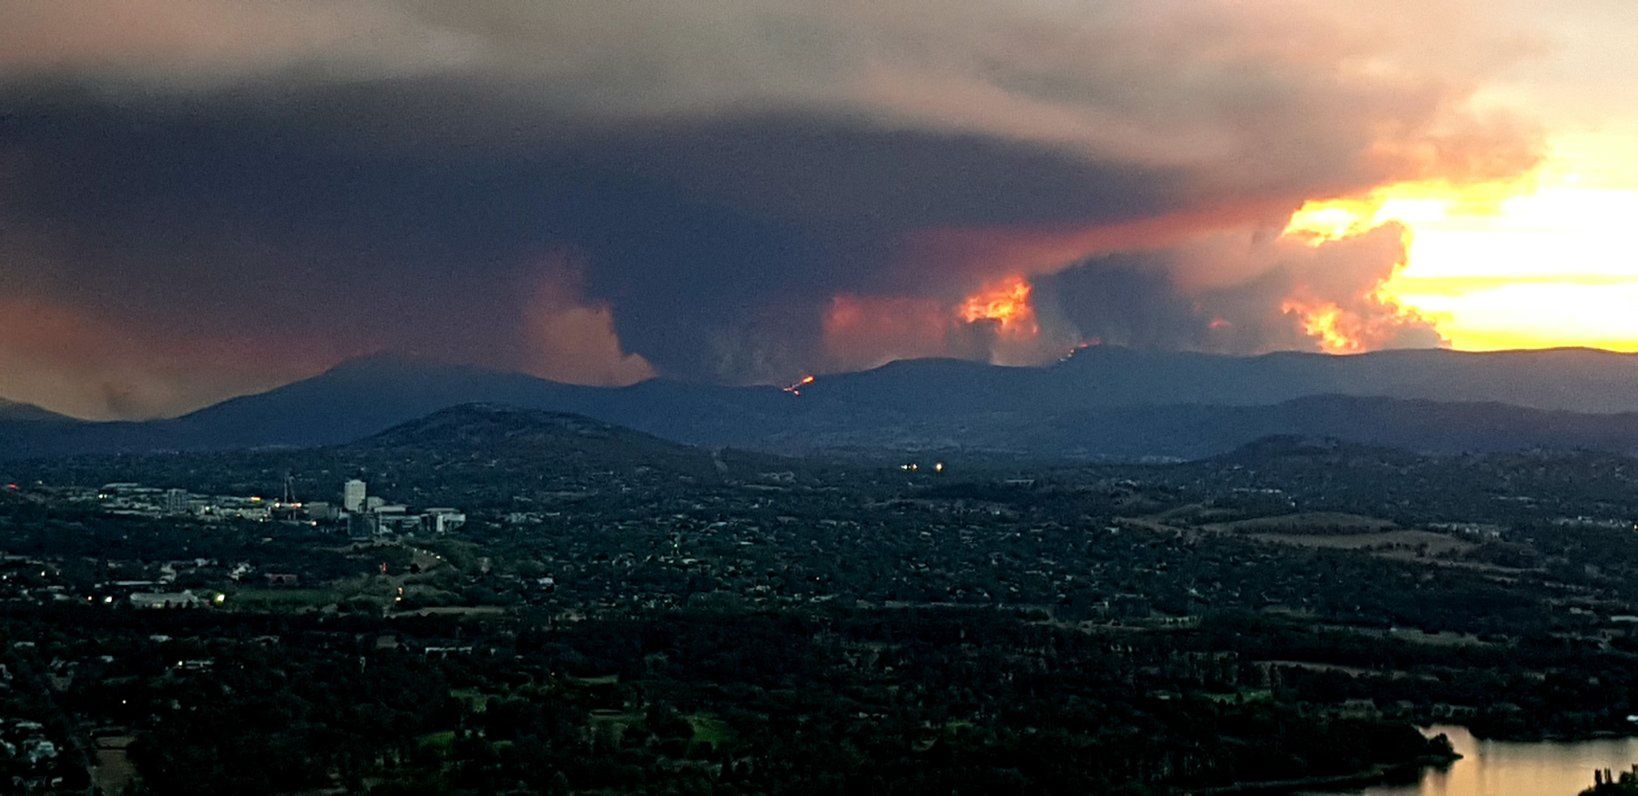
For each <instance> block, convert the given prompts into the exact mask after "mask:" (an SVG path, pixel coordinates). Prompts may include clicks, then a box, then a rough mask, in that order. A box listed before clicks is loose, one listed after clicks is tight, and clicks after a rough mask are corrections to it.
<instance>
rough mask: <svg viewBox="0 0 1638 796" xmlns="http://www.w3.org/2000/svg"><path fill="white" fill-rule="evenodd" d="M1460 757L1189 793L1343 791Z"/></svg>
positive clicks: (1437, 757)
mask: <svg viewBox="0 0 1638 796" xmlns="http://www.w3.org/2000/svg"><path fill="white" fill-rule="evenodd" d="M1461 759H1462V756H1461V755H1460V754H1454V753H1453V754H1450V755H1426V756H1423V757H1419V758H1416V759H1414V760H1409V761H1406V762H1403V763H1391V764H1378V765H1375V766H1372V767H1370V768H1368V769H1364V770H1362V771H1356V772H1353V773H1349V774H1329V775H1325V776H1313V777H1297V778H1293V779H1270V780H1260V781H1257V782H1237V783H1235V784H1233V785H1219V786H1214V787H1210V788H1202V789H1199V790H1191V791H1188V792H1189V793H1192V794H1198V796H1221V795H1222V794H1286V793H1294V792H1296V791H1298V790H1305V789H1319V790H1343V789H1352V788H1364V787H1369V786H1371V785H1380V784H1382V783H1384V782H1386V781H1388V780H1390V779H1392V778H1394V777H1396V776H1398V775H1401V774H1411V773H1420V772H1421V771H1422V770H1423V769H1427V768H1432V767H1436V766H1449V765H1451V764H1453V763H1455V762H1456V761H1458V760H1461Z"/></svg>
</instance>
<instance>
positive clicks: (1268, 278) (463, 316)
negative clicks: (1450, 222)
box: [0, 0, 1540, 409]
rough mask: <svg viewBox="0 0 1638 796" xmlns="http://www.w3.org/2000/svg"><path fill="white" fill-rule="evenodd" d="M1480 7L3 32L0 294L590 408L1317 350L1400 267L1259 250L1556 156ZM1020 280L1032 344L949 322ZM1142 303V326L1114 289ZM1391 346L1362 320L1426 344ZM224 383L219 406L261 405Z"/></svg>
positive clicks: (401, 6)
mask: <svg viewBox="0 0 1638 796" xmlns="http://www.w3.org/2000/svg"><path fill="white" fill-rule="evenodd" d="M1482 12H1483V9H1482V8H1477V7H1468V6H1463V5H1448V6H1445V5H1442V6H1440V7H1439V8H1433V9H1430V8H1424V7H1423V6H1422V5H1418V4H1408V3H1407V4H1395V5H1394V6H1393V8H1392V9H1390V10H1387V11H1381V10H1379V11H1378V12H1376V13H1373V14H1372V15H1371V18H1370V19H1361V18H1360V17H1359V15H1358V14H1356V13H1352V12H1351V11H1350V9H1345V8H1342V7H1332V6H1321V5H1314V4H1307V3H1292V4H1286V3H1271V4H1256V5H1252V4H1238V3H1215V2H1157V3H1146V4H1143V5H1142V6H1131V5H1126V4H1118V3H1109V4H1067V3H1055V2H1045V1H1044V0H1043V2H1029V3H1007V4H1001V3H996V4H954V5H950V6H948V7H943V8H941V9H940V10H939V12H938V13H928V11H927V8H926V6H925V4H910V3H862V2H861V3H852V2H843V3H833V4H820V5H813V4H796V3H775V2H750V3H744V2H726V1H725V0H722V1H719V0H702V1H701V2H696V3H683V4H679V3H621V4H613V5H611V4H594V5H593V4H579V3H530V4H513V3H463V4H447V3H430V2H429V3H416V2H404V3H397V2H395V3H384V2H383V3H376V2H358V3H347V4H328V3H325V4H305V3H280V4H255V3H238V2H224V1H216V2H206V1H204V0H200V1H199V2H185V3H177V2H163V3H160V2H152V3H137V4H131V5H122V6H121V7H120V8H117V9H111V8H109V7H107V6H105V5H102V4H89V3H76V2H63V3H52V4H32V5H11V6H4V7H0V100H3V101H4V106H5V107H6V108H8V110H7V111H6V113H5V115H4V116H0V174H3V175H5V177H6V181H5V184H4V187H0V251H5V252H10V253H11V256H9V257H8V258H7V259H5V260H0V279H6V280H7V281H8V284H11V285H18V286H20V287H19V288H18V291H19V292H20V293H22V294H25V295H27V296H29V297H31V299H32V300H38V301H41V302H47V303H50V304H52V305H54V306H62V307H70V308H73V309H74V310H75V311H77V312H81V313H83V314H85V315H87V316H93V317H96V318H98V319H99V322H100V323H102V324H103V325H104V326H105V327H107V328H108V329H110V330H118V329H123V328H131V329H143V330H147V331H146V332H145V333H148V334H152V335H154V336H155V339H162V340H167V341H178V345H179V346H180V347H181V348H186V347H188V346H189V345H194V344H196V343H198V342H199V341H209V340H214V339H244V338H245V337H246V333H245V331H244V330H247V329H253V330H255V332H256V334H255V337H256V338H257V339H258V340H264V339H265V340H266V341H268V343H267V345H270V346H277V345H278V343H277V342H276V341H278V340H280V339H293V340H294V339H307V338H316V339H318V340H321V341H327V342H328V345H316V344H304V345H302V346H300V347H299V348H300V351H301V353H300V355H299V356H296V357H295V358H296V359H298V360H300V361H301V362H302V363H303V366H304V369H305V370H309V371H310V370H316V369H319V368H321V367H323V366H324V365H327V364H331V363H332V362H333V360H334V358H336V357H338V356H343V355H345V354H346V353H350V352H353V351H355V350H373V349H375V348H383V347H385V348H405V349H411V350H418V351H422V352H426V353H432V354H435V355H438V356H443V357H446V358H455V359H464V360H468V361H476V362H481V363H485V364H492V365H497V366H505V367H521V368H526V369H529V370H531V371H533V372H536V373H540V374H542V375H549V376H551V377H554V378H563V379H567V380H573V381H582V382H589V383H626V382H629V381H630V380H632V379H636V378H641V377H643V376H646V375H648V374H650V373H657V374H663V375H669V376H675V377H681V378H689V379H707V380H722V381H734V382H743V381H778V380H782V379H785V378H788V377H790V376H792V375H794V374H797V373H800V372H804V371H807V370H818V369H845V368H853V367H861V366H866V365H869V364H874V363H877V362H879V361H882V360H883V359H884V358H891V357H902V356H928V355H945V356H962V357H968V358H978V359H993V360H997V361H1009V362H1014V361H1037V360H1043V359H1049V358H1051V357H1053V356H1056V355H1058V354H1057V352H1058V350H1059V349H1061V348H1064V347H1066V346H1068V345H1073V344H1074V343H1076V342H1078V337H1077V335H1078V334H1079V335H1084V336H1104V337H1108V338H1111V339H1115V338H1119V337H1122V336H1125V337H1129V338H1131V339H1133V340H1137V339H1144V340H1153V341H1157V342H1158V341H1166V342H1165V344H1166V345H1177V346H1187V347H1220V348H1225V349H1229V350H1256V349H1263V348H1269V347H1290V346H1304V347H1307V346H1312V345H1314V344H1315V343H1314V340H1315V335H1314V334H1313V333H1310V332H1308V331H1305V330H1304V327H1303V325H1302V324H1301V323H1300V322H1298V321H1297V320H1296V319H1295V317H1294V313H1292V312H1288V311H1286V310H1284V309H1282V307H1283V303H1282V302H1283V301H1284V300H1286V299H1292V298H1294V297H1295V298H1298V299H1301V300H1303V301H1306V302H1309V303H1311V304H1314V305H1325V304H1335V305H1337V307H1338V308H1339V314H1338V316H1337V317H1338V318H1341V319H1348V318H1360V319H1380V318H1384V317H1390V316H1392V311H1391V309H1389V308H1384V307H1381V306H1377V305H1376V304H1372V303H1371V302H1372V301H1373V299H1371V298H1370V297H1369V293H1370V291H1371V290H1372V289H1373V286H1374V285H1375V284H1376V282H1375V281H1373V280H1375V279H1376V278H1377V277H1378V276H1380V275H1381V274H1383V273H1386V272H1389V271H1391V268H1392V267H1393V266H1394V264H1395V263H1397V262H1398V260H1397V259H1395V257H1396V256H1397V255H1396V254H1395V252H1393V251H1391V249H1393V246H1392V245H1390V244H1384V243H1379V242H1376V241H1375V239H1373V240H1372V242H1370V243H1359V244H1358V246H1359V247H1360V248H1359V249H1358V250H1357V251H1355V250H1353V249H1349V250H1348V251H1349V253H1348V254H1347V255H1344V254H1342V253H1341V252H1342V251H1343V248H1341V247H1334V246H1332V245H1327V246H1325V247H1320V248H1319V249H1315V250H1312V251H1309V250H1305V249H1302V248H1301V247H1298V246H1297V244H1292V245H1291V246H1287V245H1285V244H1275V243H1270V242H1269V241H1270V240H1271V238H1270V236H1271V235H1273V234H1274V232H1271V230H1272V231H1277V230H1278V229H1279V227H1280V226H1281V225H1282V224H1283V222H1284V220H1285V217H1286V216H1287V215H1289V213H1290V212H1291V210H1293V209H1294V208H1296V207H1297V206H1299V205H1300V204H1301V203H1302V202H1303V201H1304V200H1307V199H1311V198H1315V197H1325V196H1336V195H1343V194H1349V193H1354V192H1358V191H1362V190H1365V189H1368V188H1370V187H1372V186H1375V185H1379V184H1382V183H1385V182H1393V181H1399V180H1417V179H1449V180H1457V181H1460V180H1476V179H1483V178H1489V177H1493V176H1496V175H1506V174H1514V173H1518V172H1520V171H1523V170H1526V169H1528V168H1530V167H1531V165H1532V164H1533V163H1534V161H1535V158H1536V157H1537V153H1538V151H1539V146H1540V141H1539V134H1538V132H1537V131H1536V130H1535V129H1534V128H1533V127H1532V126H1531V125H1530V124H1529V123H1528V122H1527V121H1524V120H1521V119H1519V118H1517V117H1515V116H1510V115H1507V114H1503V113H1499V112H1497V111H1496V110H1495V109H1494V108H1483V107H1480V105H1479V104H1478V103H1476V102H1475V99H1474V98H1475V96H1476V95H1477V94H1478V93H1479V92H1481V91H1482V90H1483V89H1484V88H1485V87H1486V86H1487V85H1488V84H1489V81H1492V80H1493V79H1495V76H1496V75H1498V74H1500V73H1501V72H1502V71H1503V70H1505V69H1506V68H1508V67H1509V66H1510V65H1511V64H1512V63H1513V62H1514V61H1515V60H1516V59H1517V58H1519V57H1521V53H1527V52H1528V51H1529V44H1530V43H1529V42H1528V41H1526V40H1523V39H1520V38H1519V37H1517V36H1514V35H1513V34H1511V33H1510V32H1508V31H1505V30H1498V29H1493V28H1492V27H1491V23H1489V22H1487V21H1486V17H1485V16H1484V14H1483V13H1482ZM1455 26H1460V27H1462V28H1463V29H1464V30H1465V31H1466V33H1465V34H1464V35H1462V36H1459V37H1450V36H1448V35H1446V34H1445V33H1444V31H1448V30H1450V29H1453V27H1455ZM1247 241H1253V242H1252V243H1247ZM1257 241H1260V243H1259V242H1257ZM1293 247H1296V248H1293ZM1111 258H1113V259H1111ZM555 261H567V262H573V263H574V268H573V269H572V271H573V273H572V275H571V276H565V275H564V273H563V272H554V273H555V274H556V276H553V277H551V279H558V278H562V279H565V280H567V281H565V282H563V283H562V284H558V283H556V282H552V281H550V279H547V278H546V277H543V276H542V266H541V265H540V264H541V263H543V262H555ZM1106 262H1107V263H1115V262H1124V263H1127V264H1128V265H1126V266H1120V267H1119V268H1111V267H1104V266H1101V265H1096V263H1106ZM1138 262H1142V263H1150V264H1153V263H1157V262H1158V263H1162V265H1159V266H1154V265H1144V266H1142V267H1139V266H1136V265H1131V264H1132V263H1138ZM1128 266H1130V267H1128ZM1066 269H1068V270H1066ZM547 270H551V269H547ZM1060 272H1062V273H1061V274H1060ZM1054 274H1059V276H1053V275H1054ZM1121 274H1126V275H1124V276H1123V275H1121ZM1017 277H1027V278H1030V279H1032V280H1034V282H1035V284H1037V285H1038V286H1039V290H1038V295H1037V296H1036V297H1035V301H1036V303H1037V305H1038V307H1039V311H1040V313H1041V322H1040V324H1039V329H1040V335H1039V337H1037V338H1034V339H1031V340H1024V339H1022V338H1020V337H1019V336H1018V335H1016V334H1011V333H1003V332H1006V330H997V329H996V328H995V324H994V323H993V322H991V321H987V320H982V319H980V320H978V321H968V320H966V319H963V318H961V317H959V310H960V307H961V306H962V302H963V301H964V300H965V298H966V297H967V296H969V295H971V294H972V293H974V292H975V291H979V290H982V289H984V288H985V287H986V286H987V285H991V284H994V283H996V282H997V281H998V280H1005V279H1010V278H1017ZM543 280H545V281H543ZM543 285H546V286H545V287H543ZM1282 290H1283V291H1285V293H1284V294H1283V295H1281V296H1279V297H1278V298H1279V299H1280V301H1275V300H1274V299H1275V296H1274V294H1275V293H1279V292H1281V291H1282ZM1133 293H1141V294H1143V295H1150V294H1153V295H1154V296H1155V297H1156V298H1155V301H1156V302H1158V303H1155V304H1153V305H1152V310H1153V312H1154V313H1155V314H1154V316H1153V317H1138V316H1137V315H1135V314H1133V312H1132V311H1130V310H1123V309H1121V308H1118V307H1113V306H1112V305H1110V304H1108V303H1107V300H1112V299H1113V298H1114V297H1117V296H1120V295H1127V294H1133ZM1049 300H1050V301H1049ZM1049 305H1050V306H1049ZM1144 306H1150V305H1144ZM1218 308H1221V309H1223V311H1224V317H1223V318H1212V317H1206V318H1205V319H1204V323H1205V324H1206V331H1205V332H1202V331H1200V329H1199V328H1198V327H1199V326H1200V320H1199V318H1197V317H1196V316H1197V315H1202V314H1203V315H1208V316H1209V315H1212V314H1213V313H1215V312H1216V311H1217V309H1218ZM1122 312H1124V313H1125V317H1124V318H1122V317H1121V313H1122ZM1384 313H1386V314H1384ZM1230 316H1232V317H1230ZM1393 317H1396V316H1393ZM849 318H852V319H854V320H847V319H849ZM1213 320H1223V321H1225V323H1228V324H1232V327H1231V326H1226V325H1223V324H1218V325H1217V327H1216V329H1215V330H1213V329H1212V328H1211V323H1212V321H1213ZM1174 323H1176V324H1178V325H1177V326H1176V328H1175V329H1174V328H1173V327H1172V324H1174ZM1294 323H1295V324H1297V325H1296V326H1293V324H1294ZM1370 323H1377V321H1374V320H1373V321H1371V322H1370ZM1382 323H1386V324H1387V325H1386V326H1381V324H1380V323H1379V324H1378V325H1377V326H1371V325H1370V324H1369V323H1368V324H1366V326H1362V327H1360V330H1359V333H1360V335H1362V336H1363V337H1368V338H1369V339H1370V340H1371V341H1372V342H1371V343H1370V344H1372V345H1376V344H1386V343H1388V342H1393V341H1395V340H1399V341H1402V340H1403V339H1405V338H1402V337H1399V336H1395V335H1392V334H1388V333H1387V332H1386V331H1384V330H1386V329H1400V328H1401V327H1403V328H1412V327H1415V326H1416V323H1415V322H1414V319H1404V318H1400V319H1398V320H1394V321H1391V322H1388V321H1383V322H1382ZM1229 328H1233V329H1234V330H1235V331H1234V332H1233V333H1232V334H1230V333H1228V332H1224V331H1223V330H1224V329H1229ZM1293 329H1295V331H1294V332H1293V331H1292V330H1293ZM1099 330H1103V331H1099ZM1104 331H1107V332H1109V334H1107V335H1106V334H1104V333H1103V332H1104ZM109 333H110V334H115V335H117V334H119V332H117V331H110V332H109ZM1396 334H1397V333H1396ZM1224 338H1232V339H1227V340H1226V341H1225V340H1224ZM1379 340H1380V341H1382V342H1381V343H1379V342H1378V341H1379ZM20 345H21V344H20V343H19V342H17V341H16V340H14V339H8V338H3V337H0V351H4V350H8V349H17V348H18V347H19V346H20ZM243 353H244V355H246V356H248V357H251V358H252V359H254V357H255V356H256V352H255V351H249V350H247V351H244V352H243ZM63 356H64V357H65V358H66V359H65V360H64V364H63V365H62V367H63V368H64V371H63V372H65V373H67V372H70V371H74V372H79V371H77V370H75V369H76V368H79V367H80V365H79V364H78V363H77V361H76V362H70V361H69V360H71V359H73V356H70V355H69V354H68V353H65V354H64V355H63ZM74 356H83V355H74ZM220 367H221V366H220V365H214V364H213V365H210V366H209V367H202V368H201V370H200V371H199V373H198V375H197V376H196V378H197V379H198V380H199V382H200V383H203V384H213V385H216V389H217V390H219V391H220V392H223V393H225V392H227V391H231V390H234V389H239V387H237V386H230V385H238V384H242V383H243V382H242V381H240V380H236V379H233V378H226V377H224V378H214V377H212V376H210V375H209V373H208V372H206V371H209V370H211V369H220ZM77 378H78V377H76V379H77ZM72 381H76V380H75V379H66V380H64V381H63V382H62V384H61V386H60V389H62V390H64V391H65V392H64V397H62V398H61V399H60V400H59V401H58V403H59V404H61V405H66V403H65V402H68V401H71V400H73V401H79V400H81V399H80V398H72V397H70V396H69V395H68V392H72V388H71V387H70V386H69V383H70V382H72ZM138 381H140V379H138ZM156 389H157V388H156ZM5 392H6V389H5V386H4V385H0V393H5ZM13 392H15V391H13ZM137 392H139V393H140V392H141V390H138V391H137ZM88 394H89V392H88ZM154 394H155V395H158V394H160V393H157V392H156V393H154ZM12 397H17V396H12ZM198 400H199V398H197V397H192V398H181V397H178V398H176V399H175V404H174V408H178V409H179V408H183V407H185V406H187V405H191V404H194V403H197V402H198Z"/></svg>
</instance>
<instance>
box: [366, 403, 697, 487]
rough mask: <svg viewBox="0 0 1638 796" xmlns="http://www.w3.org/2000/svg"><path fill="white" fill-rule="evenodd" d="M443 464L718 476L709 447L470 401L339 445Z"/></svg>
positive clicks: (570, 417) (587, 420)
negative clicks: (684, 443) (470, 402)
mask: <svg viewBox="0 0 1638 796" xmlns="http://www.w3.org/2000/svg"><path fill="white" fill-rule="evenodd" d="M339 450H340V451H341V452H342V453H344V454H354V455H357V454H369V455H374V456H376V457H380V458H383V459H384V460H387V461H390V460H392V459H408V460H414V459H419V460H423V461H427V462H435V463H436V464H437V466H439V467H441V468H454V467H477V468H481V469H492V470H508V471H510V470H519V469H534V470H537V471H558V472H564V471H566V472H574V473H598V472H610V473H628V474H629V473H632V472H636V471H639V470H644V471H661V472H665V473H669V474H673V475H678V474H681V475H692V476H698V477H711V478H713V479H714V478H715V477H716V476H717V474H718V471H719V468H718V466H717V465H716V464H715V462H714V461H713V458H712V455H711V453H710V452H709V451H706V450H704V449H701V448H695V447H691V446H687V445H682V444H679V443H676V442H671V441H669V440H664V439H660V438H659V437H656V436H653V435H650V434H644V433H642V432H640V431H633V430H631V429H629V428H623V427H621V426H616V425H612V424H609V423H604V422H602V421H599V420H593V419H591V418H589V417H585V416H583V415H576V414H570V413H567V412H547V411H542V410H538V409H525V408H521V407H515V406H504V405H499V404H463V405H460V406H454V407H450V408H448V409H442V410H439V411H437V412H434V413H433V414H431V415H429V416H427V417H424V418H421V419H418V420H412V421H410V422H408V423H404V424H402V425H398V426H394V427H393V428H390V429H388V430H386V431H383V432H381V433H379V434H375V435H373V436H370V437H366V438H364V439H362V440H359V441H357V442H354V443H351V444H348V445H344V446H342V447H341V448H340V449H339Z"/></svg>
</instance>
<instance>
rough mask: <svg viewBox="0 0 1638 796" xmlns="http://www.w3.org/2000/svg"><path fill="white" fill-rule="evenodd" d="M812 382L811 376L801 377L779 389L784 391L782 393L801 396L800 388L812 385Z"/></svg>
mask: <svg viewBox="0 0 1638 796" xmlns="http://www.w3.org/2000/svg"><path fill="white" fill-rule="evenodd" d="M813 381H814V377H813V376H812V375H807V376H803V377H802V378H800V379H797V380H796V381H794V382H791V383H790V384H787V385H785V386H784V387H781V388H779V389H780V390H782V391H784V392H788V393H790V394H791V395H798V396H799V395H801V394H802V388H803V387H806V386H808V385H809V384H812V383H813Z"/></svg>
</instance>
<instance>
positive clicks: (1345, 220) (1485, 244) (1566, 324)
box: [1285, 160, 1638, 351]
mask: <svg viewBox="0 0 1638 796" xmlns="http://www.w3.org/2000/svg"><path fill="white" fill-rule="evenodd" d="M1634 218H1638V189H1633V188H1627V187H1620V186H1614V185H1607V184H1595V183H1592V182H1591V181H1589V180H1587V179H1585V178H1584V177H1583V176H1582V175H1580V174H1578V173H1576V172H1575V171H1572V170H1570V169H1569V168H1568V167H1567V166H1566V165H1565V164H1564V163H1563V162H1561V161H1556V160H1555V161H1549V162H1548V163H1547V164H1546V165H1544V166H1543V167H1542V168H1541V169H1540V170H1538V171H1537V172H1536V173H1534V174H1531V175H1528V177H1527V178H1525V179H1519V180H1515V181H1511V182H1507V183H1495V184H1483V185H1478V186H1450V185H1443V184H1416V183H1407V184H1399V185H1392V186H1388V187H1385V188H1381V189H1378V190H1376V191H1373V192H1371V193H1370V194H1368V195H1366V196H1362V197H1353V198H1342V199H1333V200H1325V201H1315V202H1309V203H1307V204H1305V205H1303V207H1302V208H1300V209H1299V210H1298V211H1297V212H1296V213H1294V214H1292V216H1291V220H1290V223H1289V224H1288V225H1287V227H1286V229H1285V235H1286V236H1288V237H1292V238H1295V239H1299V240H1303V241H1306V242H1308V243H1310V244H1312V245H1320V244H1323V243H1325V242H1329V241H1335V240H1341V239H1345V238H1348V237H1352V236H1355V235H1359V234H1362V233H1364V232H1367V231H1369V230H1371V229H1375V228H1377V227H1379V226H1381V225H1383V224H1389V223H1397V224H1400V225H1402V226H1403V227H1404V228H1405V231H1406V257H1405V263H1404V265H1403V267H1402V268H1401V269H1399V270H1398V271H1397V272H1395V273H1394V274H1393V275H1392V276H1391V277H1390V278H1389V279H1388V280H1387V281H1386V282H1385V283H1384V284H1383V285H1382V288H1381V290H1380V295H1381V297H1382V298H1383V299H1384V300H1386V301H1389V302H1392V303H1393V304H1396V305H1397V306H1399V307H1400V308H1402V309H1404V310H1406V311H1408V312H1413V313H1416V314H1417V315H1420V316H1421V317H1423V318H1425V319H1427V320H1429V321H1431V322H1432V323H1433V324H1434V325H1435V327H1436V328H1437V329H1438V331H1439V333H1440V334H1441V335H1442V336H1443V337H1445V339H1446V340H1447V341H1448V342H1449V344H1450V345H1451V346H1452V347H1454V348H1458V349H1467V350H1497V349H1515V348H1548V347H1560V346H1588V347H1596V348H1608V349H1613V350H1621V351H1635V350H1638V313H1634V312H1632V308H1633V307H1635V306H1638V260H1635V259H1634V258H1633V256H1632V254H1631V244H1632V231H1631V224H1632V219H1634ZM1288 309H1292V308H1291V307H1289V306H1288ZM1304 317H1305V318H1306V319H1307V326H1308V328H1309V330H1310V332H1311V333H1312V334H1314V335H1315V336H1316V337H1317V338H1319V339H1321V340H1322V341H1323V342H1322V345H1323V346H1324V348H1325V349H1326V350H1328V351H1336V350H1347V349H1346V347H1339V346H1338V345H1336V339H1335V336H1334V335H1333V334H1331V333H1330V332H1329V331H1327V330H1328V329H1329V326H1328V324H1326V323H1325V322H1324V317H1323V314H1319V315H1315V314H1309V313H1304Z"/></svg>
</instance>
